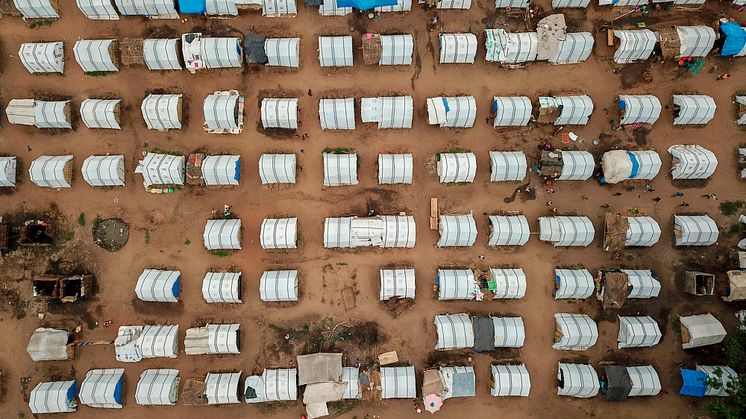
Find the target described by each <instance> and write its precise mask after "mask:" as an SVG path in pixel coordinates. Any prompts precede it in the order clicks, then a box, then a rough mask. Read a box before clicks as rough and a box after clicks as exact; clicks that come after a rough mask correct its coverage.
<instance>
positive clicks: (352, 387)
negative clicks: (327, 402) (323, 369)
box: [342, 367, 363, 400]
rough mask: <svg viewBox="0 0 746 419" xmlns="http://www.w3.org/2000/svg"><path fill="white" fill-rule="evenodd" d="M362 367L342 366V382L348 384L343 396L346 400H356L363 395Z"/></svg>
mask: <svg viewBox="0 0 746 419" xmlns="http://www.w3.org/2000/svg"><path fill="white" fill-rule="evenodd" d="M359 377H360V368H358V367H342V382H343V383H346V384H347V390H345V394H344V395H343V396H342V399H344V400H350V399H352V400H356V399H361V398H362V397H363V395H362V392H361V391H360V379H359Z"/></svg>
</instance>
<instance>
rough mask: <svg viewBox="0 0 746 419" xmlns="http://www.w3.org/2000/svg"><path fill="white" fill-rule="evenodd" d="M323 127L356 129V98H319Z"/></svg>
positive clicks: (320, 119) (320, 118)
mask: <svg viewBox="0 0 746 419" xmlns="http://www.w3.org/2000/svg"><path fill="white" fill-rule="evenodd" d="M319 121H320V122H321V129H340V130H342V129H344V130H354V129H355V98H351V97H350V98H345V99H321V100H319Z"/></svg>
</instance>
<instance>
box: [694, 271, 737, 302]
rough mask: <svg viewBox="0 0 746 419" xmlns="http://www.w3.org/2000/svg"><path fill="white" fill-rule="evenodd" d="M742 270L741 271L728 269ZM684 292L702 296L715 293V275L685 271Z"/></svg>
mask: <svg viewBox="0 0 746 419" xmlns="http://www.w3.org/2000/svg"><path fill="white" fill-rule="evenodd" d="M728 272H741V271H728ZM684 292H686V293H687V294H692V295H697V296H702V295H714V294H715V275H713V274H708V273H705V272H696V271H685V272H684Z"/></svg>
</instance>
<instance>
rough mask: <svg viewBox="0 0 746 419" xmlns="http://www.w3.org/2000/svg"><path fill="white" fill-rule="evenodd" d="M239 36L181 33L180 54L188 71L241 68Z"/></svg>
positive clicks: (241, 53)
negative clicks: (220, 36)
mask: <svg viewBox="0 0 746 419" xmlns="http://www.w3.org/2000/svg"><path fill="white" fill-rule="evenodd" d="M241 48H242V46H241V39H240V38H216V37H203V36H202V34H201V33H185V34H183V35H181V54H182V57H183V58H184V66H185V67H186V69H187V70H189V72H190V73H195V72H197V71H200V70H210V69H215V68H241V66H242V65H243V51H242V49H241Z"/></svg>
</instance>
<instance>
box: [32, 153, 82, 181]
mask: <svg viewBox="0 0 746 419" xmlns="http://www.w3.org/2000/svg"><path fill="white" fill-rule="evenodd" d="M28 173H29V177H30V178H31V182H32V183H33V184H34V185H36V186H38V187H41V188H69V187H71V186H72V180H73V156H39V157H37V158H36V159H34V161H32V162H31V166H29V168H28Z"/></svg>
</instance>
